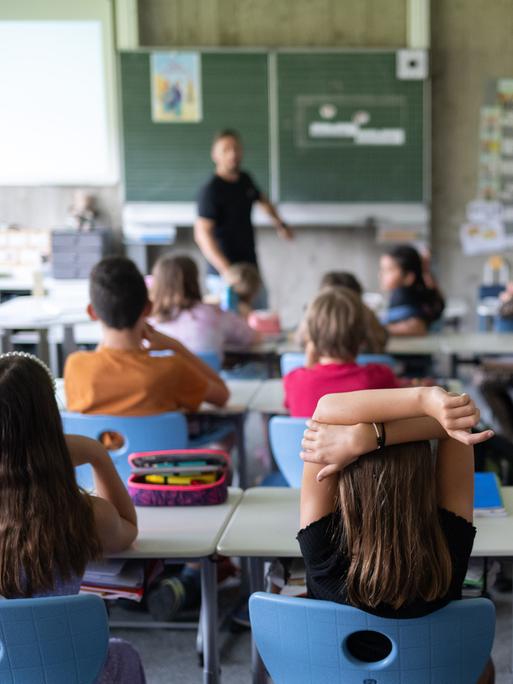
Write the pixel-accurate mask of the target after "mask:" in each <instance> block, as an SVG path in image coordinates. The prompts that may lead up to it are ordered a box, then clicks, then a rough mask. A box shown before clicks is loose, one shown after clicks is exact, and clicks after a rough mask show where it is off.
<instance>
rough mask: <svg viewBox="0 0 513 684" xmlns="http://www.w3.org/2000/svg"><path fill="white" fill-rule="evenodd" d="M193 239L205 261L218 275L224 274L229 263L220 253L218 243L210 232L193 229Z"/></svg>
mask: <svg viewBox="0 0 513 684" xmlns="http://www.w3.org/2000/svg"><path fill="white" fill-rule="evenodd" d="M194 239H195V241H196V244H197V245H198V247H199V248H200V250H201V252H202V253H203V256H204V257H205V259H206V260H207V261H208V262H209V263H210V264H212V266H213V267H214V268H215V269H216V270H217V271H219V273H224V272H225V271H226V270H227V269H228V268H229V267H230V262H229V261H228V259H227V258H226V257H225V255H224V254H223V252H222V251H221V248H220V247H219V243H218V242H217V240H216V238H215V236H214V234H213V233H212V232H211V231H206V230H204V229H201V228H197V227H195V228H194Z"/></svg>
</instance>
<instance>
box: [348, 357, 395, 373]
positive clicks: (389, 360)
mask: <svg viewBox="0 0 513 684" xmlns="http://www.w3.org/2000/svg"><path fill="white" fill-rule="evenodd" d="M356 363H358V364H360V366H368V365H369V363H380V364H382V365H383V366H389V367H390V368H391V369H392V370H394V368H395V367H396V366H397V362H396V360H395V359H394V357H393V356H390V354H358V356H357V357H356Z"/></svg>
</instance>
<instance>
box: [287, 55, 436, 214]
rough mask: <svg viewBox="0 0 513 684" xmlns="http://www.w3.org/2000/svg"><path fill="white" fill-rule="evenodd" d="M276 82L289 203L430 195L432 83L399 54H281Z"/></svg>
mask: <svg viewBox="0 0 513 684" xmlns="http://www.w3.org/2000/svg"><path fill="white" fill-rule="evenodd" d="M277 81H278V111H279V121H278V127H279V152H278V155H279V169H280V171H279V188H280V190H279V194H280V199H281V200H282V201H288V202H309V201H310V202H313V201H315V202H422V201H424V200H425V199H426V198H425V197H424V173H423V167H424V139H423V123H424V116H423V112H424V90H425V82H424V81H423V80H399V79H398V78H397V77H396V54H395V52H326V53H286V52H285V53H279V54H278V55H277ZM355 118H356V120H357V121H356V124H357V125H356V137H355V130H354V126H355V123H354V119H355Z"/></svg>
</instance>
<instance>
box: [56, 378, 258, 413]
mask: <svg viewBox="0 0 513 684" xmlns="http://www.w3.org/2000/svg"><path fill="white" fill-rule="evenodd" d="M55 384H56V398H57V404H58V406H59V408H60V409H61V410H65V409H66V394H65V392H64V378H57V379H56V380H55ZM226 384H227V385H228V389H229V390H230V399H229V400H228V404H227V405H226V406H224V407H223V408H219V407H217V406H213V405H212V404H207V403H206V402H205V403H203V404H202V405H201V407H200V412H201V413H209V414H215V415H220V416H223V415H229V414H234V413H241V412H243V411H246V410H247V409H248V408H249V407H250V405H251V400H252V398H253V396H254V395H255V394H256V392H257V391H258V389H259V387H260V385H261V384H262V381H261V380H228V381H227V383H226Z"/></svg>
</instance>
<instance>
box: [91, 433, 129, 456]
mask: <svg viewBox="0 0 513 684" xmlns="http://www.w3.org/2000/svg"><path fill="white" fill-rule="evenodd" d="M98 440H99V441H100V442H101V443H102V444H103V446H104V447H105V448H106V449H107V451H119V450H120V449H122V448H123V447H124V446H125V438H124V437H123V435H122V434H121V433H120V432H116V430H104V431H103V432H101V433H100V435H99V436H98Z"/></svg>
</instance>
